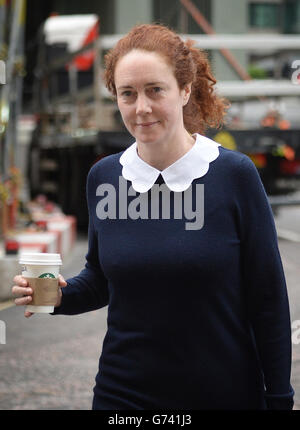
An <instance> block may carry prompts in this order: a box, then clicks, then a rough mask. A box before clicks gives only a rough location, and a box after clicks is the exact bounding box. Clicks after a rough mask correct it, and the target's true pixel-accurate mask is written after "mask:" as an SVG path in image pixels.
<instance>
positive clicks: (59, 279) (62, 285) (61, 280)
mask: <svg viewBox="0 0 300 430" xmlns="http://www.w3.org/2000/svg"><path fill="white" fill-rule="evenodd" d="M58 285H59V286H60V287H66V286H67V283H66V281H65V280H64V277H63V276H62V275H58Z"/></svg>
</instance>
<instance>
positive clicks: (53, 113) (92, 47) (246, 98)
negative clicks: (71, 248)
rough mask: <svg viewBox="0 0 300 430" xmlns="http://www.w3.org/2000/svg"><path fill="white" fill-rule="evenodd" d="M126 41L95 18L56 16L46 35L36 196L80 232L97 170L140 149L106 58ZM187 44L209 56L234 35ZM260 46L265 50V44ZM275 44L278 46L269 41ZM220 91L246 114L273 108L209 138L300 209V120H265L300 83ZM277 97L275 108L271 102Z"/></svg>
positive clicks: (33, 179)
mask: <svg viewBox="0 0 300 430" xmlns="http://www.w3.org/2000/svg"><path fill="white" fill-rule="evenodd" d="M234 36H235V38H234V40H235V41H236V40H237V39H239V40H240V44H239V47H240V48H242V47H243V46H245V47H246V48H247V46H250V45H251V38H248V39H245V38H244V39H243V38H239V37H237V35H234ZM120 37H121V35H101V34H100V19H99V17H98V16H96V15H93V14H91V15H69V16H53V17H50V18H48V19H47V20H46V22H45V23H44V24H43V27H42V29H41V31H40V35H39V44H38V46H39V48H38V53H37V66H36V71H35V75H36V80H35V89H34V98H33V111H34V114H35V117H36V127H35V130H34V132H33V135H32V140H31V143H30V151H29V156H28V181H29V185H30V190H31V197H32V198H33V197H35V196H36V195H38V194H44V195H46V196H47V198H48V199H50V200H53V201H55V202H56V203H58V204H59V205H60V206H61V207H62V210H63V211H64V213H67V214H72V215H75V216H76V218H77V225H78V228H79V229H80V230H84V231H86V229H87V225H88V213H87V205H86V199H85V184H86V178H87V173H88V171H89V169H90V168H91V166H92V165H93V164H94V163H95V162H97V161H98V160H99V159H101V158H102V157H105V156H107V155H109V154H113V153H117V152H120V151H123V150H124V149H126V148H127V147H128V146H129V145H130V144H132V143H133V142H134V137H133V136H131V135H130V134H129V133H128V131H127V130H126V129H125V127H124V125H123V123H122V120H121V116H120V113H119V110H118V107H117V104H116V101H115V100H114V99H113V98H112V97H111V95H110V94H109V93H108V91H107V90H106V88H105V86H104V83H103V57H104V54H105V52H106V51H107V50H108V49H110V48H111V47H112V46H113V45H114V44H115V43H116V41H117V40H119V38H120ZM182 37H183V38H185V37H189V38H192V39H194V40H196V43H197V44H198V45H199V46H201V47H203V48H204V49H205V48H206V47H207V49H210V47H211V46H213V47H214V48H218V46H220V45H222V44H223V45H224V44H226V43H227V44H228V45H229V47H230V43H233V42H232V41H231V42H230V38H228V35H226V36H225V35H224V37H222V35H217V36H215V37H214V36H209V35H182ZM276 37H277V38H280V42H281V43H283V42H284V43H285V44H286V45H284V46H285V47H286V49H287V48H288V47H290V46H291V45H293V44H295V43H296V46H298V47H300V36H295V37H294V38H293V39H288V37H286V36H276ZM252 38H253V37H252ZM256 38H257V37H256ZM226 40H227V42H226ZM243 40H244V45H243ZM212 43H215V44H214V45H212ZM252 43H254V44H255V46H256V47H257V46H260V45H259V43H258V42H257V40H254V41H253V40H252ZM269 43H270V44H272V43H275V44H276V41H274V40H272V38H271V39H270V38H269ZM277 43H279V39H278V40H277ZM285 47H284V48H283V49H285ZM230 85H231V86H230ZM217 91H219V92H220V94H222V95H224V96H225V97H227V98H228V99H229V100H230V101H232V102H233V104H235V106H238V111H242V110H243V109H244V107H243V108H242V107H241V106H247V105H249V104H250V105H251V103H253V101H254V100H255V101H256V103H257V100H258V102H259V103H262V104H263V105H264V106H267V109H265V115H264V116H265V118H263V117H262V118H255V119H254V120H253V118H252V122H251V121H248V123H247V121H245V119H243V118H237V115H233V114H231V116H230V115H229V118H230V121H229V122H228V123H227V124H226V125H225V126H224V127H223V128H222V129H219V130H213V129H209V130H208V132H207V136H208V137H210V138H212V139H214V140H216V141H217V142H219V143H221V145H223V146H225V147H227V148H228V149H231V150H237V151H240V152H243V153H245V154H246V155H248V156H249V157H250V158H251V159H252V160H253V162H254V164H255V165H256V167H257V169H258V172H259V174H260V176H261V179H262V182H263V184H264V186H265V189H266V192H267V194H268V196H269V198H270V202H271V204H272V205H273V206H274V207H275V206H280V205H285V204H296V203H299V202H298V201H296V200H295V199H294V200H293V199H292V198H289V196H292V195H293V193H294V192H295V191H297V190H299V189H300V123H299V125H298V121H297V120H296V122H295V123H294V124H292V126H291V127H290V125H289V123H288V121H287V120H286V119H284V118H283V123H282V124H285V125H284V126H281V125H280V122H279V120H282V118H279V120H278V118H277V120H276V121H274V122H273V123H272V122H271V121H269V123H268V121H265V122H263V120H264V119H268V117H270V116H272V115H271V114H273V116H274V115H275V113H276V115H277V116H278V111H277V110H276V103H275V108H274V106H273V105H274V99H275V100H277V99H280V98H281V97H292V98H293V99H294V97H295V96H296V97H297V96H299V95H300V84H299V85H297V82H296V83H295V82H294V83H293V82H290V81H288V80H284V81H283V80H276V81H275V80H274V81H270V80H268V81H267V82H265V81H256V80H253V82H239V81H237V82H231V83H230V82H219V83H218V84H217ZM270 97H271V98H272V100H273V102H272V103H273V105H272V103H269V102H268V99H269V98H270ZM270 107H271V108H272V109H270ZM258 110H259V109H257V108H255V109H253V110H252V112H254V113H255V112H257V111H258ZM276 115H275V116H276ZM296 119H297V118H296Z"/></svg>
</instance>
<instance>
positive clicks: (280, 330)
mask: <svg viewBox="0 0 300 430" xmlns="http://www.w3.org/2000/svg"><path fill="white" fill-rule="evenodd" d="M238 187H239V193H238V195H239V197H238V201H237V208H238V216H239V225H240V230H241V238H242V273H243V279H244V285H245V297H246V305H247V310H248V315H249V320H250V324H251V327H252V330H253V334H254V338H255V342H256V345H257V350H258V354H259V358H260V361H261V364H262V369H263V374H264V382H265V400H266V404H267V408H268V409H292V408H293V404H294V403H293V395H294V391H293V388H292V386H291V385H290V373H291V324H290V311H289V302H288V294H287V287H286V282H285V276H284V271H283V267H282V262H281V257H280V253H279V249H278V242H277V233H276V228H275V223H274V218H273V214H272V210H271V207H270V204H269V201H268V198H267V195H266V193H265V189H264V187H263V184H262V182H261V179H260V177H259V174H258V171H257V169H256V167H255V165H254V164H253V163H252V161H251V160H250V159H249V158H248V157H246V156H244V157H243V158H242V161H241V163H240V172H239V181H238Z"/></svg>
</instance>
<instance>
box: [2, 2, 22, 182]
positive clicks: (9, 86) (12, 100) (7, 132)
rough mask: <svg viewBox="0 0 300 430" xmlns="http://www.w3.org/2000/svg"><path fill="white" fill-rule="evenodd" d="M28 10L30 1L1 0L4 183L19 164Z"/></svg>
mask: <svg viewBox="0 0 300 430" xmlns="http://www.w3.org/2000/svg"><path fill="white" fill-rule="evenodd" d="M25 8H26V0H13V1H8V0H0V60H1V61H4V62H5V69H6V80H5V81H6V83H5V85H1V86H0V178H1V181H4V180H5V178H6V176H7V173H8V169H9V168H10V167H13V166H14V164H15V153H16V146H17V120H18V117H19V115H20V113H21V105H22V82H23V75H24V22H25Z"/></svg>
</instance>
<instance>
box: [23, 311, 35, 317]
mask: <svg viewBox="0 0 300 430" xmlns="http://www.w3.org/2000/svg"><path fill="white" fill-rule="evenodd" d="M31 315H33V312H29V311H25V312H24V316H25V317H26V318H29V317H31Z"/></svg>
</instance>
